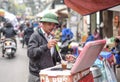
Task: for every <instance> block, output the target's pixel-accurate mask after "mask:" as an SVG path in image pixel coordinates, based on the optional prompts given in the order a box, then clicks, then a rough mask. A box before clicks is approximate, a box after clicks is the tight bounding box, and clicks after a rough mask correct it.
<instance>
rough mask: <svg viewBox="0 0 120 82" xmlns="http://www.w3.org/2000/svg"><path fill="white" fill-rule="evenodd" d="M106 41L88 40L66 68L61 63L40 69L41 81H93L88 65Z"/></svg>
mask: <svg viewBox="0 0 120 82" xmlns="http://www.w3.org/2000/svg"><path fill="white" fill-rule="evenodd" d="M105 43H106V41H105V40H98V41H92V42H88V43H87V44H86V45H85V46H84V48H83V49H82V51H81V52H80V54H79V56H78V57H77V58H76V61H75V63H73V64H72V63H68V64H67V68H66V69H64V70H63V69H62V67H61V64H60V65H56V66H54V67H50V68H46V69H43V70H41V71H40V73H39V75H40V80H41V82H94V80H93V76H92V72H91V71H90V67H91V66H92V65H93V63H94V61H95V60H96V58H97V57H98V55H99V53H100V52H101V50H102V49H103V47H104V45H105Z"/></svg>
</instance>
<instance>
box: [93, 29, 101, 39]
mask: <svg viewBox="0 0 120 82" xmlns="http://www.w3.org/2000/svg"><path fill="white" fill-rule="evenodd" d="M93 36H94V40H99V39H100V34H99V32H98V31H97V28H96V29H95V31H94V34H93Z"/></svg>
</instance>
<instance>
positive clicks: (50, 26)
mask: <svg viewBox="0 0 120 82" xmlns="http://www.w3.org/2000/svg"><path fill="white" fill-rule="evenodd" d="M55 27H56V24H55V23H50V22H44V23H43V29H44V31H45V32H46V33H47V34H50V32H52V30H53V29H54V28H55Z"/></svg>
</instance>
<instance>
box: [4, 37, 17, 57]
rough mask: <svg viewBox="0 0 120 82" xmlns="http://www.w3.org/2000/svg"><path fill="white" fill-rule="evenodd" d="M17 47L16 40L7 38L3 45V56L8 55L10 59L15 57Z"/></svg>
mask: <svg viewBox="0 0 120 82" xmlns="http://www.w3.org/2000/svg"><path fill="white" fill-rule="evenodd" d="M16 49H17V45H16V42H15V40H13V39H11V38H6V39H4V41H3V45H2V54H3V55H7V56H8V57H9V58H12V57H14V55H15V53H16Z"/></svg>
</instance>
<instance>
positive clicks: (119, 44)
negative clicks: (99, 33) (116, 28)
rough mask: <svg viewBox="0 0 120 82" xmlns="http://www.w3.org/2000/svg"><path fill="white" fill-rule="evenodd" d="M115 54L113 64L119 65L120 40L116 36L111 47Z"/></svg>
mask: <svg viewBox="0 0 120 82" xmlns="http://www.w3.org/2000/svg"><path fill="white" fill-rule="evenodd" d="M111 51H112V53H113V54H114V56H115V64H116V66H117V67H120V40H119V39H118V38H115V39H114V47H113V48H112V49H111Z"/></svg>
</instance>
